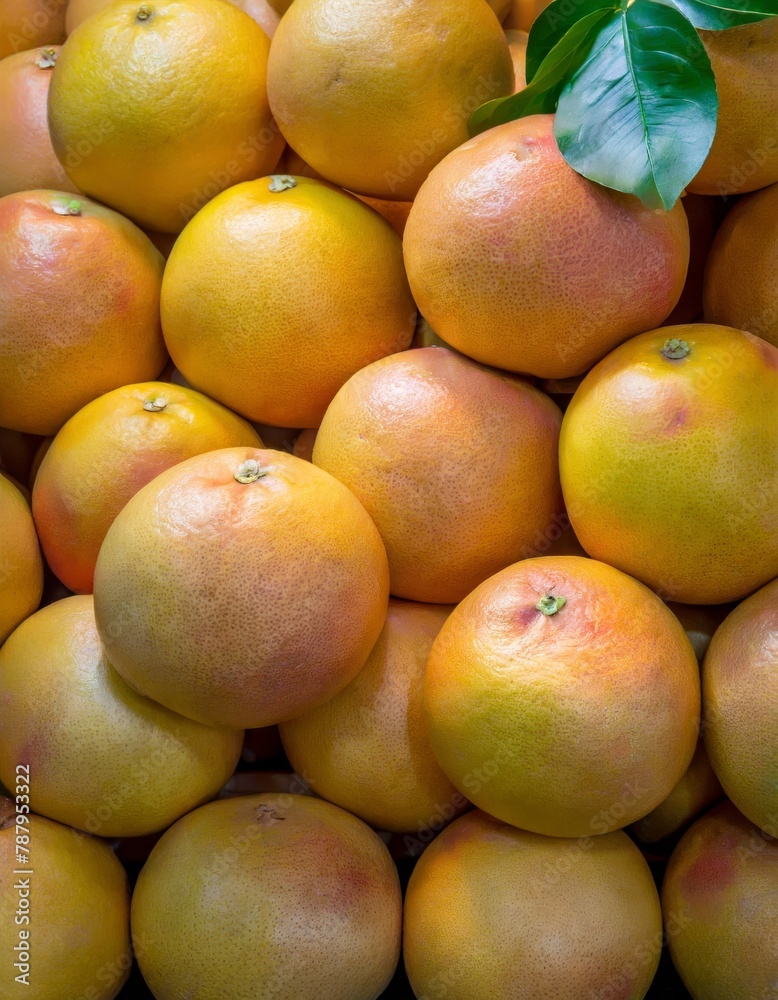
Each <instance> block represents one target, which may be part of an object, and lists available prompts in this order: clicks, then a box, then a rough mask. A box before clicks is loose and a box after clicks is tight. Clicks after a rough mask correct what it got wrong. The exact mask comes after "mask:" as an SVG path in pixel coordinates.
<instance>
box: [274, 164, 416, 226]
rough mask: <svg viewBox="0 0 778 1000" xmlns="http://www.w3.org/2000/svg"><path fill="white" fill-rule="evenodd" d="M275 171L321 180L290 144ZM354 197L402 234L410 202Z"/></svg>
mask: <svg viewBox="0 0 778 1000" xmlns="http://www.w3.org/2000/svg"><path fill="white" fill-rule="evenodd" d="M276 172H277V173H285V174H292V175H293V176H295V177H298V176H299V177H312V178H313V179H314V180H319V181H320V180H323V177H322V176H321V174H320V173H319V172H318V171H316V170H314V169H313V167H312V166H311V165H310V163H306V162H305V160H304V159H303V158H302V156H300V154H299V153H296V152H295V151H294V150H293V149H292V147H291V146H287V147H286V149H285V150H284V153H283V156H282V157H281V160H280V162H279V165H278V167H277V169H276ZM356 197H357V198H359V200H360V201H363V202H364V203H365V204H366V205H369V206H370V207H371V208H372V209H374V210H375V211H376V212H378V214H379V215H382V216H383V217H384V218H385V219H386V221H387V222H388V223H389V225H390V226H391V227H392V229H394V231H395V232H396V233H397V235H398V236H402V234H403V233H404V232H405V223H406V222H407V221H408V213H409V212H410V210H411V204H412V202H410V201H389V200H386V199H383V198H371V197H370V196H369V195H364V194H358V195H357V196H356Z"/></svg>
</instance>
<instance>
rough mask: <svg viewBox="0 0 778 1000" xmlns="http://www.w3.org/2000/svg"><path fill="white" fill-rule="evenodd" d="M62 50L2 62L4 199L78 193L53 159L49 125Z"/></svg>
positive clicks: (0, 169) (0, 191)
mask: <svg viewBox="0 0 778 1000" xmlns="http://www.w3.org/2000/svg"><path fill="white" fill-rule="evenodd" d="M59 51H60V50H59V46H57V45H50V46H47V47H46V48H42V49H30V50H28V51H24V52H17V53H16V54H15V55H12V56H6V58H5V59H2V60H0V197H3V196H4V195H7V194H13V193H14V192H15V191H29V190H31V189H33V188H54V189H55V190H57V191H75V190H76V188H75V186H74V185H73V184H72V183H71V182H70V179H69V178H68V176H67V174H66V173H65V171H64V170H63V169H62V166H61V164H60V162H59V160H58V159H57V157H56V156H55V155H54V150H53V148H52V145H51V136H50V135H49V126H48V122H47V121H46V101H47V98H48V93H49V81H50V80H51V71H52V70H53V68H54V64H55V63H56V61H57V57H58V56H59Z"/></svg>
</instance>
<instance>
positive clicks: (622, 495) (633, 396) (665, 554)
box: [559, 323, 778, 604]
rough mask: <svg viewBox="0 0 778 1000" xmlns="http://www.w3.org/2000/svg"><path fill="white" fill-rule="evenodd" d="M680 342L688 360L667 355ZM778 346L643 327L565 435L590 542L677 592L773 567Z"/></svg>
mask: <svg viewBox="0 0 778 1000" xmlns="http://www.w3.org/2000/svg"><path fill="white" fill-rule="evenodd" d="M670 339H676V340H683V341H684V343H685V344H686V345H687V346H688V347H689V353H688V354H687V355H686V357H682V358H677V359H672V358H667V357H665V356H664V355H663V354H662V351H663V349H664V345H665V343H666V342H667V341H668V340H670ZM776 399H778V349H776V348H775V347H773V346H772V345H770V344H768V343H767V342H766V341H764V340H760V339H759V338H758V337H753V336H751V334H748V333H743V332H742V331H740V330H734V329H732V328H730V327H723V326H713V325H710V324H703V323H692V324H688V325H684V326H674V327H663V328H662V329H660V330H653V331H650V332H649V333H645V334H642V335H641V336H639V337H635V338H633V339H632V340H630V341H628V342H627V343H626V344H623V345H622V346H621V347H619V348H617V349H616V350H615V351H613V352H612V353H611V354H609V355H608V357H607V358H605V359H604V360H603V361H602V362H601V363H600V364H599V365H597V367H596V368H594V369H593V370H592V371H591V372H590V373H589V375H588V376H587V377H586V378H585V379H584V381H583V382H582V383H581V386H580V387H579V389H578V391H577V392H576V394H575V395H574V397H573V399H572V402H571V403H570V405H569V407H568V409H567V412H566V414H565V418H564V421H563V423H562V433H561V436H560V441H559V457H560V472H561V476H562V490H563V492H564V496H565V504H566V506H567V511H568V513H569V515H570V520H571V521H572V524H573V527H574V529H575V532H576V534H577V535H578V538H579V539H580V541H581V544H582V545H583V547H584V548H585V549H586V551H587V552H588V553H589V554H590V555H591V556H593V557H594V558H595V559H602V560H603V561H605V562H608V563H610V564H611V565H613V566H616V567H618V568H619V569H621V570H624V572H626V573H630V574H632V575H633V576H635V577H637V578H638V579H639V580H642V581H643V582H644V583H646V584H648V586H650V587H651V588H652V589H654V590H656V591H657V592H659V593H660V594H661V595H662V596H663V597H665V598H666V599H669V600H675V601H681V602H684V603H688V604H720V603H723V602H725V601H732V600H736V599H738V598H740V597H743V596H744V595H746V594H748V593H750V592H751V591H752V590H754V589H756V588H757V587H759V586H761V585H763V584H764V583H766V582H767V581H768V580H771V579H772V578H773V577H774V576H776V575H777V574H778V526H777V525H776V521H775V517H774V511H775V510H776V507H778V453H776V448H775V434H776V428H777V426H778V417H777V416H776Z"/></svg>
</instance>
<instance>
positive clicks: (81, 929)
mask: <svg viewBox="0 0 778 1000" xmlns="http://www.w3.org/2000/svg"><path fill="white" fill-rule="evenodd" d="M17 773H19V772H17ZM35 777H36V775H35V773H34V772H33V773H32V775H30V780H34V778H35ZM18 783H19V782H18V780H17V781H15V782H14V784H15V786H16V785H18ZM15 823H16V812H15V807H14V803H13V802H12V801H11V800H10V799H7V798H0V920H1V921H2V927H3V938H2V942H3V951H4V952H5V955H6V961H4V962H3V963H2V966H0V997H1V998H2V1000H15V998H16V997H18V996H20V995H29V996H31V997H40V998H41V1000H43V998H48V997H66V996H67V997H87V996H88V997H89V998H90V1000H114V997H116V996H117V995H118V994H119V993H120V992H121V988H122V986H123V985H124V982H125V980H126V979H127V976H128V974H129V971H130V968H131V967H132V952H131V950H130V926H129V913H130V893H129V887H128V885H127V875H126V873H125V871H124V869H123V868H122V866H121V864H120V863H119V862H118V861H117V859H116V855H115V854H114V853H113V851H112V850H111V848H110V846H109V845H108V844H106V842H105V841H104V840H98V839H97V838H94V837H87V836H85V835H84V834H77V833H76V832H75V831H74V830H70V829H68V827H66V826H62V825H61V824H59V823H54V822H52V821H51V820H49V819H44V818H43V817H42V816H32V815H30V816H29V821H28V823H25V824H24V826H23V827H22V830H23V834H22V835H23V836H25V835H26V836H27V837H28V846H29V856H30V858H31V859H32V860H31V861H30V866H31V867H32V869H33V874H32V875H29V876H24V875H17V874H15V871H14V870H15V869H19V868H20V867H21V866H20V864H19V861H18V858H17V852H18V850H19V847H18V846H17V841H16V837H17V833H16V828H15ZM25 881H26V882H27V883H28V884H27V886H25V885H24V884H23V883H24V882H25ZM20 884H21V889H20V888H18V886H19V885H20ZM25 891H26V893H27V895H23V893H24V892H25ZM25 903H26V904H27V905H26V906H25V905H24V904H25ZM24 916H27V917H28V920H27V922H24V919H23V917H24ZM25 944H28V945H29V950H28V951H26V952H25V951H24V950H23V946H24V945H25ZM15 945H20V946H21V947H20V948H19V950H18V951H16V952H14V951H13V950H12V949H13V947H14V946H15ZM25 955H26V956H27V960H26V961H22V960H23V958H24V956H25ZM11 956H13V958H12V957H11ZM17 961H19V962H20V964H21V966H22V967H24V966H26V969H27V971H26V973H25V972H24V971H23V968H15V967H14V963H15V962H17ZM17 975H26V982H27V983H28V984H29V987H30V989H29V993H27V994H25V993H24V990H25V985H24V981H23V982H21V983H20V982H18V981H16V976H17Z"/></svg>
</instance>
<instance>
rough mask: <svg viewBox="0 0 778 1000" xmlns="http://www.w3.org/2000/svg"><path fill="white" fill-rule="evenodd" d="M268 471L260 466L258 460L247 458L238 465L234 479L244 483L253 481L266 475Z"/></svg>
mask: <svg viewBox="0 0 778 1000" xmlns="http://www.w3.org/2000/svg"><path fill="white" fill-rule="evenodd" d="M268 471H269V470H268V469H262V468H260V465H259V462H257V461H256V460H255V459H253V458H248V459H246V461H245V462H241V464H240V465H239V466H238V468H237V470H236V472H235V480H236V481H237V482H239V483H243V484H244V485H247V484H248V483H255V482H256V481H257V480H258V479H261V478H262V477H263V476H266V475H267V474H268Z"/></svg>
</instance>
